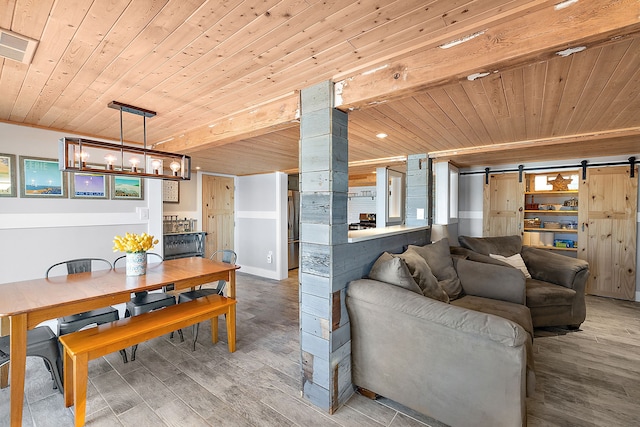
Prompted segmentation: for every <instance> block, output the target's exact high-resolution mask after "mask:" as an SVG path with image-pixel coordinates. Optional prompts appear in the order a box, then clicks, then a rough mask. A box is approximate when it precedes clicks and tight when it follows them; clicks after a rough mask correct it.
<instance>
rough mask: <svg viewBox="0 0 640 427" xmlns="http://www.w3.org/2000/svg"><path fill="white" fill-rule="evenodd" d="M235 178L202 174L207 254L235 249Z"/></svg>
mask: <svg viewBox="0 0 640 427" xmlns="http://www.w3.org/2000/svg"><path fill="white" fill-rule="evenodd" d="M233 206H234V184H233V178H228V177H223V176H212V175H203V176H202V220H203V228H202V231H206V232H207V237H206V239H205V242H206V243H205V256H206V257H210V256H211V254H213V253H214V252H215V251H217V250H220V249H233V230H234V220H233V216H234V207H233Z"/></svg>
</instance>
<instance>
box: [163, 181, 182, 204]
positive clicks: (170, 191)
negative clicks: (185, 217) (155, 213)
mask: <svg viewBox="0 0 640 427" xmlns="http://www.w3.org/2000/svg"><path fill="white" fill-rule="evenodd" d="M162 201H163V202H166V203H180V182H179V181H171V180H168V179H165V180H164V181H162Z"/></svg>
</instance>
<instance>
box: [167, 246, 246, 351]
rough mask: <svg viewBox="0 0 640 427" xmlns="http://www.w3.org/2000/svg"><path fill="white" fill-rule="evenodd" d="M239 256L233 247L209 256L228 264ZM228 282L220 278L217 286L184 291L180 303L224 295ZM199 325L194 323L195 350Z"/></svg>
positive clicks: (180, 296) (179, 296) (179, 297)
mask: <svg viewBox="0 0 640 427" xmlns="http://www.w3.org/2000/svg"><path fill="white" fill-rule="evenodd" d="M237 258H238V255H236V253H235V252H234V251H232V250H231V249H221V250H217V251H215V252H214V253H213V254H211V256H210V257H209V259H212V260H214V261H215V260H219V261H222V262H224V263H227V264H235V263H236V259H237ZM226 284H227V281H226V280H219V281H218V284H217V286H216V287H215V288H202V286H200V288H199V289H196V290H194V291H187V292H183V293H181V294H180V295H178V304H181V303H183V302H187V301H193V300H194V299H196V298H202V297H205V296H208V295H222V294H223V293H224V287H225V286H226ZM198 326H199V323H196V324H195V325H193V350H194V351H195V349H196V341H197V340H198Z"/></svg>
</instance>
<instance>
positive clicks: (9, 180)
mask: <svg viewBox="0 0 640 427" xmlns="http://www.w3.org/2000/svg"><path fill="white" fill-rule="evenodd" d="M16 188H17V186H16V156H14V155H13V154H2V153H0V197H16V195H17V194H16Z"/></svg>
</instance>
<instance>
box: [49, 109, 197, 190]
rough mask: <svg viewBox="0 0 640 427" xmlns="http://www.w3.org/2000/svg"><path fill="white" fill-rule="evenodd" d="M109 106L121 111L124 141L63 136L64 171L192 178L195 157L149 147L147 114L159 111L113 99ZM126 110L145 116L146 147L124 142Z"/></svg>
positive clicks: (61, 159) (61, 157)
mask: <svg viewBox="0 0 640 427" xmlns="http://www.w3.org/2000/svg"><path fill="white" fill-rule="evenodd" d="M108 106H109V108H114V109H116V110H119V111H120V144H114V143H110V142H102V141H94V140H90V139H85V138H74V137H64V138H61V139H60V141H59V145H58V162H59V165H60V170H62V171H65V172H84V173H101V174H105V175H124V176H130V177H143V178H160V179H170V180H176V181H182V180H189V179H191V157H189V156H186V155H183V154H174V153H169V152H165V151H158V150H149V149H147V117H153V116H155V115H156V113H155V111H150V110H145V109H143V108H138V107H134V106H132V105H127V104H123V103H121V102H118V101H112V102H110V103H109V105H108ZM123 112H125V113H132V114H136V115H139V116H142V121H143V132H144V145H143V146H142V147H137V146H131V145H125V144H124V134H123V127H122V113H123Z"/></svg>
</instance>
